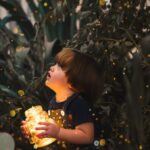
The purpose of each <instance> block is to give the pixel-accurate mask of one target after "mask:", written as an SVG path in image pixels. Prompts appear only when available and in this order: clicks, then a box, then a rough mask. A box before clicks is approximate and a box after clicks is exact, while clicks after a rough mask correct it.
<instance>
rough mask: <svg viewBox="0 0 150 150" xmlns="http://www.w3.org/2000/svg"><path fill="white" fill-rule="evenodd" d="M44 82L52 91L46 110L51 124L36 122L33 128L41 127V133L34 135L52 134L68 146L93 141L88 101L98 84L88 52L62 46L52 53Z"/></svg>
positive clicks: (97, 91)
mask: <svg viewBox="0 0 150 150" xmlns="http://www.w3.org/2000/svg"><path fill="white" fill-rule="evenodd" d="M45 85H46V86H47V87H49V88H50V89H52V90H53V91H54V92H55V93H56V94H55V97H54V98H53V99H52V100H51V101H50V106H49V111H48V114H49V116H50V117H51V118H52V119H53V120H54V121H55V123H46V122H40V123H39V124H40V125H42V127H37V128H36V130H42V133H40V134H38V135H37V136H38V137H39V138H45V137H54V138H56V139H57V140H58V141H64V142H65V144H66V145H65V146H64V147H66V146H67V148H68V145H69V144H67V143H71V144H70V145H72V146H71V147H70V148H68V149H74V148H75V149H76V147H82V148H85V147H87V145H89V144H91V143H92V142H93V140H94V125H93V122H92V119H91V115H90V111H91V110H90V108H89V106H88V102H90V101H93V100H96V98H97V97H98V96H99V94H100V90H101V89H100V87H101V85H102V83H101V72H100V68H99V66H98V64H97V63H96V62H95V60H94V59H92V58H91V57H89V56H88V55H85V54H82V53H80V52H78V51H76V50H72V49H70V48H64V49H62V51H60V52H59V53H58V54H57V55H56V57H55V64H54V65H53V66H51V67H50V69H49V71H48V74H47V77H46V81H45ZM63 145H64V144H63ZM50 146H51V145H50ZM56 149H58V148H56ZM60 149H62V148H60Z"/></svg>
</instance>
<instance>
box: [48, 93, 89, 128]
mask: <svg viewBox="0 0 150 150" xmlns="http://www.w3.org/2000/svg"><path fill="white" fill-rule="evenodd" d="M90 111H91V109H90V107H89V106H88V103H87V102H86V101H85V99H84V98H83V97H82V96H81V95H79V94H73V95H72V96H70V97H69V98H68V99H67V100H66V101H64V102H56V100H55V97H54V98H53V99H52V100H51V101H50V104H49V111H48V113H49V115H50V117H52V118H53V119H54V120H55V119H56V118H58V117H56V116H57V115H58V112H60V116H62V118H65V119H67V120H66V121H68V120H69V121H71V125H72V127H71V128H75V126H77V125H79V124H82V123H86V122H92V117H91V113H90ZM51 112H57V113H55V115H54V113H53V115H52V113H51ZM51 115H52V116H51ZM60 116H59V117H60ZM56 121H57V119H56ZM65 123H67V122H65ZM65 126H67V124H65Z"/></svg>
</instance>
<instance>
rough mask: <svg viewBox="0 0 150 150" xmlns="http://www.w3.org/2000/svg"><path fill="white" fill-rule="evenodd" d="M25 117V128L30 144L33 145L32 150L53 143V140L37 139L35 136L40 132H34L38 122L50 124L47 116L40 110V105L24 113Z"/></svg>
mask: <svg viewBox="0 0 150 150" xmlns="http://www.w3.org/2000/svg"><path fill="white" fill-rule="evenodd" d="M25 116H26V120H25V121H26V122H27V123H26V128H27V130H28V132H29V133H30V143H31V144H34V148H35V149H36V148H40V147H44V146H46V145H49V144H51V143H53V142H54V141H55V140H56V139H55V138H42V139H40V138H38V137H37V136H36V135H37V134H39V133H40V132H41V131H38V130H36V129H35V128H36V127H39V126H40V125H39V122H52V120H51V119H50V118H49V117H48V114H47V113H46V112H45V111H44V110H43V109H42V107H41V106H40V105H38V106H34V107H31V108H29V109H28V110H26V111H25Z"/></svg>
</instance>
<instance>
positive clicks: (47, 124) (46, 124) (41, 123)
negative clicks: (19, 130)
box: [38, 122, 51, 126]
mask: <svg viewBox="0 0 150 150" xmlns="http://www.w3.org/2000/svg"><path fill="white" fill-rule="evenodd" d="M38 124H40V125H45V126H49V125H50V124H51V123H48V122H39V123H38Z"/></svg>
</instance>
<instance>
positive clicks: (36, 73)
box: [0, 0, 150, 150]
mask: <svg viewBox="0 0 150 150" xmlns="http://www.w3.org/2000/svg"><path fill="white" fill-rule="evenodd" d="M149 18H150V0H132V1H130V0H118V1H115V0H93V1H90V0H0V132H7V133H9V134H11V136H12V137H13V138H14V141H15V150H32V149H33V146H32V145H31V144H29V142H28V141H27V140H25V139H24V137H23V135H22V133H21V130H20V124H21V121H22V120H23V119H24V118H25V117H24V111H25V110H26V109H28V108H30V107H31V106H33V105H38V104H40V105H42V106H43V107H44V108H45V109H47V104H48V101H49V100H50V97H52V96H53V94H54V93H53V92H52V91H50V90H49V89H47V88H46V87H45V86H44V79H45V75H46V73H47V69H48V67H49V66H50V64H51V63H52V62H53V57H54V56H55V55H56V54H57V53H58V52H59V51H60V49H61V48H62V47H71V48H74V49H78V50H79V51H81V52H82V53H86V54H89V55H91V56H92V57H93V58H94V59H95V60H96V61H97V62H98V63H99V65H101V67H102V69H103V72H104V73H105V81H104V83H105V84H104V89H103V93H102V96H101V97H99V99H98V100H97V101H96V102H95V104H94V106H93V109H92V112H93V114H92V115H93V118H94V120H95V123H96V125H97V133H96V134H97V137H98V138H97V139H96V140H95V141H94V143H93V144H94V146H95V149H100V150H143V149H144V150H149V149H150V144H149V140H150V117H148V116H149V115H150V46H149V43H150V19H149ZM89 80H90V79H89Z"/></svg>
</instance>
